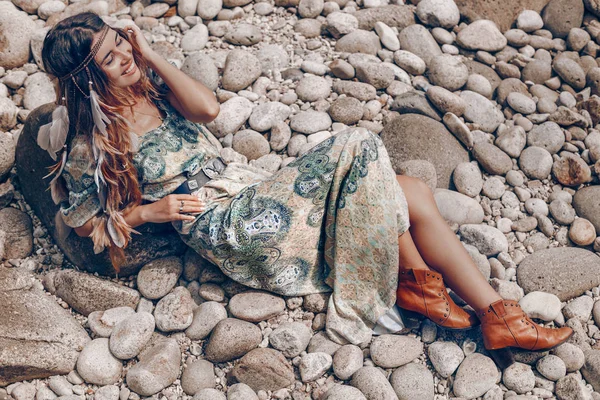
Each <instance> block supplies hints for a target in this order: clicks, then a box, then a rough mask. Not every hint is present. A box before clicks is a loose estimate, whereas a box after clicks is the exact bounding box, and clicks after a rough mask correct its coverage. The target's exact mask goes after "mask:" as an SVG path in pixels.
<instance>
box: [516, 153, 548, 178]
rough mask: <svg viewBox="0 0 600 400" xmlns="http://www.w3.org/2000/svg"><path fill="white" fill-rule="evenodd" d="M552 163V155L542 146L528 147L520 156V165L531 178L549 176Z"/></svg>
mask: <svg viewBox="0 0 600 400" xmlns="http://www.w3.org/2000/svg"><path fill="white" fill-rule="evenodd" d="M552 164H553V160H552V155H551V154H550V153H549V152H548V150H546V149H544V148H542V147H537V146H531V147H527V148H526V149H525V150H523V152H522V153H521V156H520V157H519V167H521V171H523V172H524V173H525V175H527V177H528V178H530V179H546V178H548V175H550V171H551V170H552Z"/></svg>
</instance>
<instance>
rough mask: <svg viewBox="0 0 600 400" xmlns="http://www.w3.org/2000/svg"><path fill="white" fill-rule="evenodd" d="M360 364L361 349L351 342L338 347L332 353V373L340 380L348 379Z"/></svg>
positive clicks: (361, 359)
mask: <svg viewBox="0 0 600 400" xmlns="http://www.w3.org/2000/svg"><path fill="white" fill-rule="evenodd" d="M362 366H363V353H362V350H361V349H360V347H358V346H355V345H353V344H347V345H344V346H342V347H340V348H339V349H338V350H337V351H336V352H335V354H334V355H333V373H334V374H335V376H337V377H338V378H339V379H341V380H344V381H345V380H347V379H349V378H350V377H351V376H352V375H353V374H354V373H355V372H356V371H358V370H359V369H360V368H362Z"/></svg>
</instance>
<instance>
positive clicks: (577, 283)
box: [517, 247, 600, 301]
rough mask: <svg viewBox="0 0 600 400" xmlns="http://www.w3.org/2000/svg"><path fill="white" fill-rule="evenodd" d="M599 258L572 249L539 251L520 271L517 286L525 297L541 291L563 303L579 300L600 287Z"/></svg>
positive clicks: (525, 262)
mask: <svg viewBox="0 0 600 400" xmlns="http://www.w3.org/2000/svg"><path fill="white" fill-rule="evenodd" d="M599 274H600V258H599V257H598V256H596V255H595V254H594V253H593V252H591V251H588V250H584V249H580V248H572V247H560V248H551V249H544V250H540V251H536V252H535V253H533V254H531V255H529V256H527V257H526V258H525V259H524V260H523V261H522V262H521V264H519V268H518V269H517V283H518V284H519V285H520V286H521V287H522V288H523V290H524V291H525V293H529V292H533V291H542V292H548V293H552V294H555V295H556V296H558V298H559V299H560V300H561V301H566V300H568V299H571V298H573V297H577V296H580V295H581V294H583V293H584V292H585V291H586V290H591V288H593V287H595V286H598V285H599V284H600V275H599Z"/></svg>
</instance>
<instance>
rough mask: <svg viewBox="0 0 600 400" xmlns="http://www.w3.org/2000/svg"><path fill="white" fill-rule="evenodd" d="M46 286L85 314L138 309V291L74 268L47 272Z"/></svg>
mask: <svg viewBox="0 0 600 400" xmlns="http://www.w3.org/2000/svg"><path fill="white" fill-rule="evenodd" d="M0 213H1V211H0ZM44 285H45V287H46V289H47V290H49V291H50V292H51V293H52V294H54V295H56V296H58V297H60V298H61V299H63V300H64V301H66V302H67V303H68V304H69V305H70V306H71V307H73V309H75V310H76V311H77V312H79V313H81V314H83V315H88V314H89V313H91V312H92V311H103V310H108V309H111V308H115V307H131V308H133V309H135V308H136V306H137V304H138V302H139V300H140V294H139V292H138V291H137V290H133V289H130V288H128V287H126V286H123V285H119V284H117V283H114V282H111V281H109V280H105V279H100V278H98V277H95V276H93V275H89V274H85V273H82V272H77V271H75V270H61V271H58V272H57V273H55V274H51V275H46V278H45V280H44Z"/></svg>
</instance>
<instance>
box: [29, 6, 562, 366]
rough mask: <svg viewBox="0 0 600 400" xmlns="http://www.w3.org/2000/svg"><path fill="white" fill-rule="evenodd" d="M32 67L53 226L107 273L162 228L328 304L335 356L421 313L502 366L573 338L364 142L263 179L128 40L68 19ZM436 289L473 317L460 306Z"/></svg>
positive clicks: (233, 270)
mask: <svg viewBox="0 0 600 400" xmlns="http://www.w3.org/2000/svg"><path fill="white" fill-rule="evenodd" d="M42 57H43V61H44V65H45V67H46V70H47V71H48V72H49V73H51V74H53V75H55V76H56V77H57V78H58V80H59V82H58V91H59V94H60V95H59V99H60V100H59V103H60V104H61V106H59V107H58V108H57V109H56V111H55V112H54V113H53V122H52V123H51V124H48V125H47V126H44V127H42V129H40V134H39V138H38V142H39V143H40V146H42V147H43V148H45V149H47V150H48V151H49V152H50V154H51V155H52V156H53V157H55V159H56V157H60V160H59V162H58V163H57V164H56V165H55V166H54V169H53V172H55V174H56V175H55V179H54V180H53V183H52V189H53V190H52V192H53V197H54V199H55V201H56V202H58V203H60V204H61V208H60V211H59V214H58V215H59V217H60V218H59V222H60V221H62V222H64V223H65V224H66V225H68V226H70V227H72V228H75V231H76V232H77V234H79V235H80V236H89V237H91V239H92V240H93V241H94V245H95V249H96V250H97V251H101V250H102V249H104V248H105V247H108V248H109V251H110V252H111V257H112V258H113V261H114V262H115V264H118V262H119V259H120V256H122V249H123V248H124V247H126V246H127V244H128V243H129V241H130V240H132V238H131V234H132V233H135V230H134V228H135V227H137V226H139V225H141V224H143V223H145V222H155V223H163V222H172V223H173V225H174V226H175V228H176V229H177V230H178V232H179V234H180V235H181V237H182V239H183V240H184V241H185V243H187V245H189V246H190V247H191V248H193V249H194V250H195V251H197V252H198V253H199V254H200V255H202V256H203V257H205V258H206V259H208V260H210V261H211V262H213V263H215V264H216V265H217V266H218V267H219V268H220V269H221V270H222V271H223V272H224V273H225V274H226V275H227V276H229V277H231V278H232V279H234V280H236V281H238V282H240V283H242V284H245V285H247V286H250V287H253V288H258V289H264V290H268V291H272V292H275V293H279V294H281V295H285V296H300V295H306V294H309V293H320V292H331V291H332V292H333V293H332V295H331V297H330V300H329V307H328V315H327V333H328V335H329V336H330V338H331V339H333V340H335V341H337V342H340V343H347V342H350V343H355V344H358V343H361V342H364V341H365V340H368V339H369V338H370V337H371V334H372V333H373V329H375V330H376V331H377V330H378V329H379V328H380V327H383V328H385V327H386V326H387V327H389V326H393V319H394V310H395V308H394V304H395V303H397V305H398V306H399V309H400V312H401V313H402V314H403V316H404V317H405V318H404V319H405V321H410V320H411V319H412V317H414V316H417V315H421V316H422V315H424V316H427V317H428V318H430V319H431V320H432V321H433V322H434V323H436V324H438V325H440V326H443V327H446V328H449V329H468V328H471V327H473V326H475V325H478V323H479V321H478V319H479V320H481V325H482V332H483V335H484V339H485V346H486V348H487V349H489V350H490V351H491V353H492V354H493V355H496V356H497V357H496V358H497V360H498V361H499V362H501V363H503V365H507V364H508V363H510V362H511V359H510V354H509V353H508V352H506V351H505V352H499V351H498V350H499V349H507V348H509V347H519V348H524V349H528V350H546V349H549V348H552V347H554V346H557V345H558V344H560V343H562V342H564V341H565V340H567V338H568V337H569V336H570V335H571V334H572V331H571V329H570V328H560V329H547V328H544V327H541V326H539V325H537V324H535V323H534V322H533V321H531V320H530V319H529V318H528V317H527V316H526V315H525V314H524V313H523V312H522V310H521V309H520V308H519V306H518V304H517V303H516V302H514V301H505V300H502V299H501V298H500V297H499V296H498V294H497V293H496V292H495V291H494V290H493V289H492V288H491V287H490V286H489V284H488V283H487V281H486V280H485V278H483V276H482V275H481V274H480V273H479V271H478V270H477V268H476V266H475V265H474V263H473V261H472V260H471V258H470V257H469V255H468V253H467V252H466V251H465V249H464V248H463V246H462V245H461V243H460V241H459V240H458V239H457V237H456V236H455V235H454V233H453V232H452V231H451V229H450V228H449V227H448V226H447V224H446V222H445V221H444V219H443V218H442V217H441V215H440V214H439V212H438V210H437V207H436V204H435V201H434V198H433V196H432V193H431V191H430V190H429V188H428V187H427V186H426V185H425V184H424V183H423V182H421V181H420V180H418V179H414V178H410V177H405V176H396V175H395V173H394V171H393V169H392V166H391V163H390V160H389V158H388V155H387V152H386V150H385V148H384V147H383V144H382V142H381V140H380V138H379V137H378V136H376V135H374V134H372V133H370V132H368V131H367V130H365V129H361V128H349V129H346V130H344V131H342V132H340V133H338V134H336V135H335V136H334V137H332V138H330V139H327V140H325V141H324V142H322V143H320V144H318V145H317V146H316V147H314V148H313V149H311V150H310V151H309V152H307V153H306V154H304V155H303V156H301V157H299V158H298V159H296V160H295V161H294V162H292V163H291V164H289V165H288V166H286V167H284V168H282V169H281V170H279V171H278V172H277V173H276V174H273V175H271V174H269V173H266V172H264V171H262V170H258V169H255V168H252V167H250V166H248V165H245V164H241V163H238V162H235V160H231V159H230V158H231V157H230V156H228V155H230V154H231V151H229V152H228V151H227V150H228V149H225V150H224V149H222V147H221V145H220V143H219V142H218V140H216V139H215V138H214V136H213V135H212V134H211V133H210V132H209V131H208V130H207V129H206V128H205V127H204V126H203V125H202V124H203V123H208V122H210V121H212V120H214V119H215V118H216V116H217V115H218V113H219V103H218V102H217V100H216V98H215V96H214V95H213V93H212V92H211V91H210V90H209V89H207V88H206V87H205V86H204V85H202V84H201V83H199V82H197V81H195V80H194V79H192V78H190V77H188V76H187V75H185V74H184V73H182V72H181V71H179V70H178V69H177V68H176V67H174V66H172V65H171V64H169V63H168V62H167V61H165V60H164V59H162V58H161V57H160V56H158V55H157V54H156V53H155V52H154V51H153V50H152V49H151V48H150V46H149V45H148V43H147V42H146V41H145V39H144V36H143V35H142V33H141V31H140V30H139V28H137V27H136V26H133V25H132V26H131V27H128V28H127V29H126V30H119V29H111V28H109V27H108V26H107V25H105V24H104V23H103V21H102V20H101V19H100V18H99V17H97V16H96V15H94V14H91V13H84V14H79V15H76V16H73V17H71V18H68V19H65V20H63V21H62V22H60V23H58V24H57V25H56V26H55V27H54V28H52V30H50V32H49V33H48V36H47V38H46V40H45V42H44V47H43V51H42ZM150 69H151V70H152V71H153V73H155V74H157V75H159V76H160V77H161V78H162V80H163V81H164V84H163V85H162V86H159V85H157V84H156V83H155V82H153V81H152V80H150V79H149V75H148V74H149V73H150V72H151V71H150ZM409 228H410V229H409ZM399 266H400V267H399ZM433 269H435V270H436V271H438V272H435V271H434V270H433ZM442 274H443V278H442ZM444 281H445V282H446V283H448V285H449V286H450V287H451V288H452V289H453V290H454V291H455V292H456V293H457V294H458V295H459V296H460V297H461V298H463V299H464V300H465V301H466V302H467V303H468V304H469V305H470V306H471V307H472V308H473V309H474V310H477V314H474V313H472V312H468V311H466V310H464V309H462V308H460V307H458V306H457V305H456V304H455V303H454V302H453V301H452V299H451V298H450V297H449V296H448V293H447V291H446V287H445V286H444ZM477 317H478V318H477ZM494 350H496V351H494Z"/></svg>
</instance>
